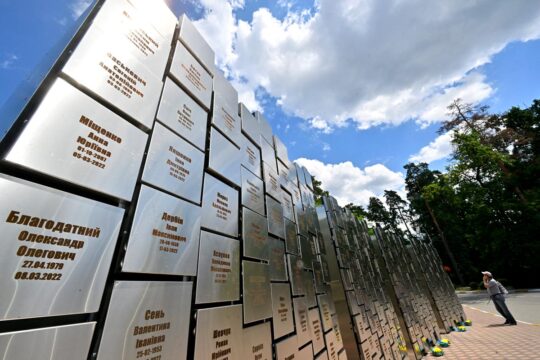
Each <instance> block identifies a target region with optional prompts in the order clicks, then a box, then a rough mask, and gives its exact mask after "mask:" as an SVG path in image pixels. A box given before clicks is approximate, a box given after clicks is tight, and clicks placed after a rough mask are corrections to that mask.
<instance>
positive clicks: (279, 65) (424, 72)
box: [198, 0, 540, 133]
mask: <svg viewBox="0 0 540 360" xmlns="http://www.w3.org/2000/svg"><path fill="white" fill-rule="evenodd" d="M285 3H286V2H284V1H282V4H285ZM315 4H316V9H315V11H313V12H312V13H309V12H307V11H303V12H301V13H295V12H289V14H288V16H287V17H286V18H285V19H283V20H280V19H277V18H276V17H274V16H273V15H272V13H271V12H270V11H269V10H268V9H265V8H261V9H258V10H257V11H255V12H254V13H253V14H252V20H251V21H249V22H247V21H237V19H236V18H235V15H234V11H233V10H234V8H235V6H241V5H242V4H238V3H230V2H226V1H223V0H203V5H204V6H205V7H206V8H207V9H212V11H207V12H206V16H205V18H204V19H202V20H201V21H199V22H198V25H200V28H201V31H202V32H203V34H204V35H205V37H206V38H207V39H208V41H209V42H210V43H211V45H212V46H213V47H214V49H215V50H216V54H217V58H218V64H220V66H222V67H226V68H227V69H228V71H229V75H230V76H231V77H232V78H234V79H245V84H246V86H247V87H248V88H249V87H250V88H251V91H252V92H253V90H254V89H257V88H258V87H259V86H262V87H264V88H265V89H266V91H267V92H268V93H269V94H270V95H272V96H274V97H276V98H277V99H278V103H279V104H280V105H282V107H283V109H284V110H285V111H286V112H288V113H291V114H295V115H297V116H299V117H302V118H305V119H308V123H309V124H310V125H311V126H312V127H315V128H317V129H319V130H321V131H322V132H326V133H329V132H331V131H332V129H333V128H334V127H336V126H345V125H346V124H347V123H348V122H350V121H352V122H353V123H354V125H355V126H356V127H357V128H360V129H366V128H369V127H372V126H377V125H386V124H391V125H396V124H400V123H402V122H404V121H407V120H409V119H411V118H413V119H415V120H416V121H417V122H418V123H419V124H420V125H421V126H427V125H428V124H430V123H433V122H436V121H440V120H442V118H443V117H444V116H445V113H446V106H447V105H448V104H449V103H450V101H451V100H453V99H454V98H455V97H461V98H463V99H464V100H465V101H467V102H474V103H476V102H479V101H482V100H484V99H486V98H487V97H489V96H490V95H492V93H493V91H494V90H493V89H492V88H491V86H490V85H489V84H488V83H487V82H486V79H485V78H484V76H482V75H481V74H479V73H477V72H476V73H475V72H474V71H473V72H471V70H474V69H476V68H477V67H478V66H480V65H483V64H485V63H486V62H489V61H490V58H491V56H493V55H494V54H496V53H498V52H499V51H501V50H502V49H503V48H504V47H505V46H506V45H507V44H508V43H509V42H512V41H525V40H529V39H533V38H537V37H538V36H539V35H540V7H539V6H538V4H537V3H536V2H534V1H528V0H516V1H504V0H477V1H473V2H471V1H465V0H459V1H451V2H440V1H427V2H426V1H420V0H377V1H374V0H340V1H335V0H320V1H317V2H315Z"/></svg>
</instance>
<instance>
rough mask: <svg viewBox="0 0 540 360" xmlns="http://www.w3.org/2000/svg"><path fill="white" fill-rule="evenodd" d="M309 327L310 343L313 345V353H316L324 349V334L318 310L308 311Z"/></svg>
mask: <svg viewBox="0 0 540 360" xmlns="http://www.w3.org/2000/svg"><path fill="white" fill-rule="evenodd" d="M308 317H309V325H310V327H309V328H310V331H311V341H312V343H313V352H314V353H318V352H319V351H321V350H322V349H324V332H323V329H322V324H321V318H320V316H319V309H317V308H314V309H311V310H309V312H308Z"/></svg>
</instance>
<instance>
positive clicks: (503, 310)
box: [482, 271, 517, 325]
mask: <svg viewBox="0 0 540 360" xmlns="http://www.w3.org/2000/svg"><path fill="white" fill-rule="evenodd" d="M482 275H484V287H485V288H486V289H487V292H488V295H489V296H490V297H491V300H493V304H495V309H497V311H498V312H499V314H501V315H502V316H503V317H504V318H505V319H506V322H505V323H504V325H517V322H516V320H515V319H514V317H513V316H512V314H511V313H510V310H508V307H507V306H506V303H505V301H504V294H503V293H502V292H501V289H499V282H498V281H496V280H495V279H494V278H493V275H491V273H490V272H489V271H482Z"/></svg>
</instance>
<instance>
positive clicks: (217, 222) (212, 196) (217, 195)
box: [201, 173, 238, 237]
mask: <svg viewBox="0 0 540 360" xmlns="http://www.w3.org/2000/svg"><path fill="white" fill-rule="evenodd" d="M203 194H204V195H203V215H202V222H201V226H202V227H205V228H207V229H212V230H215V231H217V232H220V233H223V234H227V235H230V236H233V237H238V191H236V190H234V189H233V188H232V187H230V186H228V185H225V184H224V183H223V182H221V181H219V180H218V179H216V178H215V177H213V176H212V175H210V174H208V173H207V174H205V175H204V193H203Z"/></svg>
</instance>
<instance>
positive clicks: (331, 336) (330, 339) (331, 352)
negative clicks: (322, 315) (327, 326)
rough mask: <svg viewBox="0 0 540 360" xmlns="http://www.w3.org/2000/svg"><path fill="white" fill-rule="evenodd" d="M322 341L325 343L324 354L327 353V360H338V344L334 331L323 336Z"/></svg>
mask: <svg viewBox="0 0 540 360" xmlns="http://www.w3.org/2000/svg"><path fill="white" fill-rule="evenodd" d="M324 339H325V342H326V352H327V353H328V359H330V360H339V359H338V351H339V347H338V342H337V339H336V334H335V333H334V330H330V331H329V332H328V333H326V334H325V335H324Z"/></svg>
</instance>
